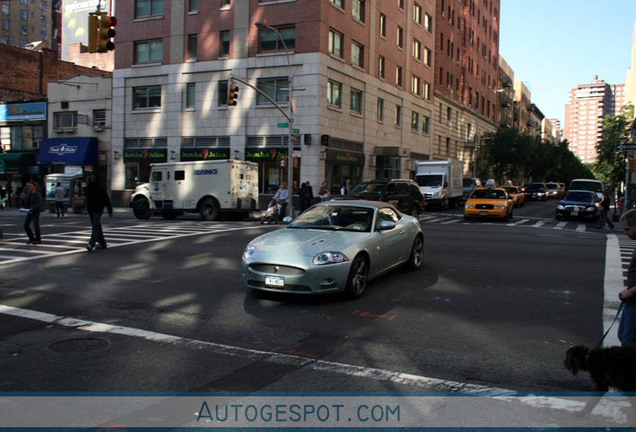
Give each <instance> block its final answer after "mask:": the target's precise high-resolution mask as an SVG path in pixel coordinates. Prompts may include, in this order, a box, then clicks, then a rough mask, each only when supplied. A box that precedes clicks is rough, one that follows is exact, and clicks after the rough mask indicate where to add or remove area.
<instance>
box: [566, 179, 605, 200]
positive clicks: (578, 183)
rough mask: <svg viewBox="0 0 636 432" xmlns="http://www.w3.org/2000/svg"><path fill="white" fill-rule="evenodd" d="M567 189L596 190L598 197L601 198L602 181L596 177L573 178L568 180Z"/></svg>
mask: <svg viewBox="0 0 636 432" xmlns="http://www.w3.org/2000/svg"><path fill="white" fill-rule="evenodd" d="M568 190H569V191H571V190H586V191H592V192H596V196H598V199H603V183H602V182H600V181H598V180H596V179H574V180H572V181H571V182H570V187H569V188H568Z"/></svg>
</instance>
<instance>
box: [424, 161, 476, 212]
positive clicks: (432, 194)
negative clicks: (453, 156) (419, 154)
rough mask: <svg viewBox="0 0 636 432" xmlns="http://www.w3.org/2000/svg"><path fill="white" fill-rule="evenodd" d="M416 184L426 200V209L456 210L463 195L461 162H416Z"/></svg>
mask: <svg viewBox="0 0 636 432" xmlns="http://www.w3.org/2000/svg"><path fill="white" fill-rule="evenodd" d="M415 167H416V171H415V182H416V183H417V184H418V186H419V187H420V190H421V191H422V195H424V198H425V200H426V201H425V204H426V207H438V208H440V209H445V208H446V207H450V208H455V207H456V206H457V205H458V204H459V202H460V200H461V199H462V194H463V184H462V172H463V168H464V163H463V162H462V161H460V160H443V161H423V162H415Z"/></svg>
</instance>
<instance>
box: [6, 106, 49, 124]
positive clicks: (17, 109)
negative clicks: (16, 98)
mask: <svg viewBox="0 0 636 432" xmlns="http://www.w3.org/2000/svg"><path fill="white" fill-rule="evenodd" d="M25 120H32V121H43V120H46V102H30V103H19V104H8V105H0V121H2V122H10V121H25Z"/></svg>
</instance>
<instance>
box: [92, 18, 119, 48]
mask: <svg viewBox="0 0 636 432" xmlns="http://www.w3.org/2000/svg"><path fill="white" fill-rule="evenodd" d="M116 25H117V18H115V17H114V16H110V15H108V13H107V12H99V31H98V33H97V34H98V39H97V52H108V51H112V50H114V49H115V43H114V42H113V41H112V40H111V39H112V38H114V37H115V26H116Z"/></svg>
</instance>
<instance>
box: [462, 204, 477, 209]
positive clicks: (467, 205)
mask: <svg viewBox="0 0 636 432" xmlns="http://www.w3.org/2000/svg"><path fill="white" fill-rule="evenodd" d="M464 208H467V209H474V208H475V206H474V205H473V204H466V205H465V206H464Z"/></svg>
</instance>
